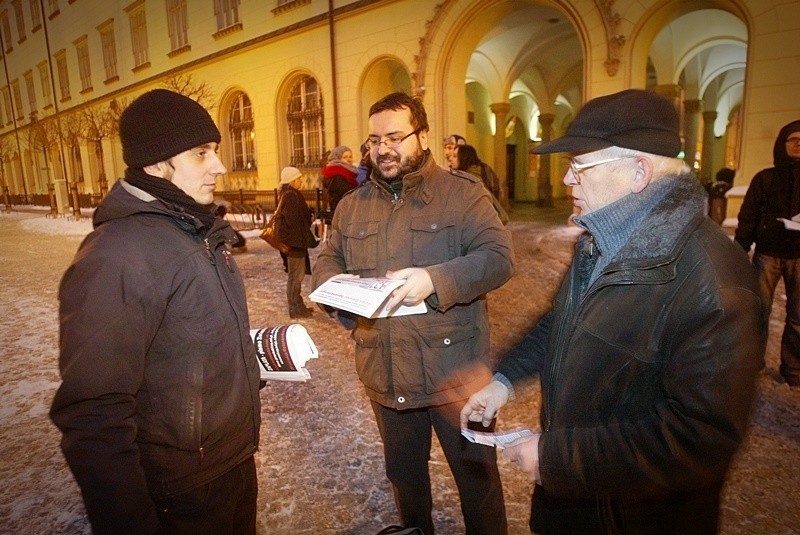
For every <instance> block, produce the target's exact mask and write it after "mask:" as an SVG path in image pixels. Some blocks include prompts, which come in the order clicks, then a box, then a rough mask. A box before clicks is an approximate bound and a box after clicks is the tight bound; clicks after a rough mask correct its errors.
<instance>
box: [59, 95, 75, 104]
mask: <svg viewBox="0 0 800 535" xmlns="http://www.w3.org/2000/svg"><path fill="white" fill-rule="evenodd" d="M70 100H72V97H71V96H66V97H62V98H61V99H59V102H60V103H62V104H63V103H65V102H69V101H70Z"/></svg>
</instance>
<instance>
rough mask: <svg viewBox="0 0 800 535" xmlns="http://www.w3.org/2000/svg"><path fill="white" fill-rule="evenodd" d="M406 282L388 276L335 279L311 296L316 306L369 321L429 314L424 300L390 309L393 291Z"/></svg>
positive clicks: (328, 281) (320, 287)
mask: <svg viewBox="0 0 800 535" xmlns="http://www.w3.org/2000/svg"><path fill="white" fill-rule="evenodd" d="M404 283H405V280H404V279H390V278H387V277H377V278H363V279H362V278H356V277H353V278H332V279H329V280H327V281H326V282H325V283H323V284H321V285H320V286H319V288H317V289H316V290H314V291H313V292H311V294H310V295H309V296H308V297H309V299H311V300H312V301H314V302H315V303H322V304H323V305H329V306H332V307H335V308H339V309H342V310H347V311H349V312H353V313H355V314H358V315H359V316H364V317H365V318H385V317H389V316H405V315H409V314H424V313H425V312H426V311H427V308H426V306H425V302H424V301H423V302H421V303H419V304H418V305H414V306H405V305H400V306H399V307H397V308H396V309H394V310H387V309H386V307H385V304H386V302H387V301H388V300H389V298H390V295H391V293H392V291H393V290H394V289H395V288H398V287H400V286H402V285H403V284H404Z"/></svg>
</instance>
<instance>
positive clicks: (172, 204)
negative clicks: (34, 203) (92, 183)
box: [50, 89, 260, 534]
mask: <svg viewBox="0 0 800 535" xmlns="http://www.w3.org/2000/svg"><path fill="white" fill-rule="evenodd" d="M120 138H121V140H122V146H123V158H124V160H125V163H126V164H127V165H128V169H127V170H126V172H125V178H124V179H122V180H119V181H118V182H117V183H116V184H114V186H113V187H112V189H111V191H110V192H109V194H108V196H107V197H106V198H105V199H104V200H103V202H102V203H100V206H98V208H97V210H96V211H95V214H94V220H93V224H94V231H93V232H92V233H91V234H89V235H88V236H87V237H86V239H85V240H84V242H83V243H82V244H81V246H80V248H79V250H78V252H77V254H76V256H75V259H74V260H73V262H72V264H71V265H70V267H69V268H68V269H67V271H66V273H65V274H64V277H63V279H62V281H61V286H60V288H59V299H60V309H59V319H60V360H59V367H60V372H61V378H62V383H61V386H60V387H59V389H58V392H57V393H56V396H55V399H54V400H53V405H52V408H51V411H50V416H51V418H52V419H53V422H54V423H55V424H56V425H57V426H58V428H59V429H60V430H61V432H62V433H63V438H62V440H61V449H62V451H63V453H64V456H65V458H66V460H67V463H68V464H69V467H70V469H71V470H72V473H73V475H74V476H75V479H76V481H77V483H78V485H79V487H80V488H81V492H82V495H83V500H84V503H85V505H86V512H87V515H88V517H89V521H90V522H91V525H92V531H93V532H94V533H98V534H99V533H142V534H144V533H156V532H158V533H233V532H235V533H255V526H256V497H257V492H258V490H257V479H256V469H255V463H254V459H253V454H254V453H255V451H256V448H257V447H258V437H259V427H260V401H259V394H258V387H259V371H258V364H257V361H256V355H255V348H254V347H253V343H252V341H251V339H250V334H249V333H250V322H249V319H248V311H247V302H246V298H245V290H244V283H243V281H242V277H241V274H240V272H239V270H238V268H237V267H236V264H235V262H234V260H233V258H231V256H230V254H229V252H228V249H227V248H226V246H225V242H226V241H231V240H233V239H235V234H234V232H233V229H232V228H231V227H230V225H229V224H228V223H227V222H225V221H224V220H220V219H215V218H214V208H215V206H214V204H213V203H212V201H213V196H214V189H215V183H216V177H217V176H219V175H221V174H223V173H225V172H226V169H225V166H224V165H223V164H222V162H221V161H220V159H219V157H218V155H217V150H218V149H219V142H220V133H219V130H218V129H217V127H216V125H215V124H214V121H213V120H212V119H211V116H210V115H209V114H208V112H207V111H206V110H205V109H204V108H203V107H202V106H200V105H199V104H198V103H197V102H195V101H194V100H192V99H190V98H188V97H185V96H183V95H180V94H178V93H174V92H172V91H167V90H163V89H156V90H153V91H150V92H148V93H145V94H144V95H142V96H140V97H139V98H137V99H136V100H135V101H133V102H132V103H131V105H130V106H129V107H128V108H127V109H126V110H125V111H124V112H123V114H122V116H121V118H120Z"/></svg>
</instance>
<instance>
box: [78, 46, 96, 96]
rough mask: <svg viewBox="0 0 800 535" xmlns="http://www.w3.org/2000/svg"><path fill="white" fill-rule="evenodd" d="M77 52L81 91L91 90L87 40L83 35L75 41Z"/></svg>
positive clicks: (90, 68) (90, 69)
mask: <svg viewBox="0 0 800 535" xmlns="http://www.w3.org/2000/svg"><path fill="white" fill-rule="evenodd" d="M74 44H75V51H76V52H77V54H78V71H79V72H80V75H81V93H83V92H86V91H91V90H92V67H91V65H90V63H89V42H88V40H87V38H86V36H85V35H84V36H83V37H81V38H80V39H78V40H77V41H75V43H74Z"/></svg>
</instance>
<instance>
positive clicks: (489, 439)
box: [461, 427, 533, 450]
mask: <svg viewBox="0 0 800 535" xmlns="http://www.w3.org/2000/svg"><path fill="white" fill-rule="evenodd" d="M461 434H462V435H464V438H466V439H467V440H469V441H470V442H474V443H475V444H483V445H484V446H493V447H495V448H497V449H500V450H502V449H503V448H505V447H506V446H508V445H509V444H511V443H512V442H515V441H517V440H519V439H521V438H528V437H532V436H533V431H531V430H530V429H528V428H527V427H520V428H517V429H512V430H510V431H503V432H501V433H486V432H483V431H473V430H472V429H462V430H461Z"/></svg>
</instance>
